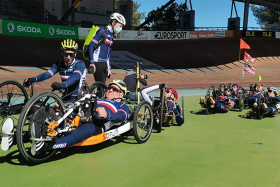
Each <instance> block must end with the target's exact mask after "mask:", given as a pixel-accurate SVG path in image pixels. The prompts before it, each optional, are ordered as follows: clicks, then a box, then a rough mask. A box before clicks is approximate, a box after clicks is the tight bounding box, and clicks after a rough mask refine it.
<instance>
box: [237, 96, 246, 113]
mask: <svg viewBox="0 0 280 187" xmlns="http://www.w3.org/2000/svg"><path fill="white" fill-rule="evenodd" d="M238 98H239V103H238V109H239V111H240V112H241V111H242V110H243V109H244V104H245V95H244V94H243V93H240V94H239V97H238Z"/></svg>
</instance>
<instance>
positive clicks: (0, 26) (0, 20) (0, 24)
mask: <svg viewBox="0 0 280 187" xmlns="http://www.w3.org/2000/svg"><path fill="white" fill-rule="evenodd" d="M0 34H2V19H0Z"/></svg>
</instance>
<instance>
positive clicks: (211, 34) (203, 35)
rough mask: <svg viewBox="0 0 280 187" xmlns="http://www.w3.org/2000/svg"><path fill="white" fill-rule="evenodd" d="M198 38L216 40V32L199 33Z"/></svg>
mask: <svg viewBox="0 0 280 187" xmlns="http://www.w3.org/2000/svg"><path fill="white" fill-rule="evenodd" d="M198 38H201V39H203V38H216V31H199V32H198Z"/></svg>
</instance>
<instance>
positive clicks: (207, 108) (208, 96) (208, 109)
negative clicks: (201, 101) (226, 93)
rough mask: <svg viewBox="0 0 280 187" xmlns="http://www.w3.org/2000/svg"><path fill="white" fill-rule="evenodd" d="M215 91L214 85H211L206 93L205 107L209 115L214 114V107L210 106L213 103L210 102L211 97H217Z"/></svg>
mask: <svg viewBox="0 0 280 187" xmlns="http://www.w3.org/2000/svg"><path fill="white" fill-rule="evenodd" d="M214 93H215V88H214V86H210V87H209V88H208V90H207V92H206V95H205V103H206V106H205V109H206V114H207V115H209V114H212V113H213V110H214V109H213V108H211V107H210V105H212V103H211V102H210V97H212V98H213V99H214V98H215V97H216V95H215V94H214ZM215 101H216V99H215Z"/></svg>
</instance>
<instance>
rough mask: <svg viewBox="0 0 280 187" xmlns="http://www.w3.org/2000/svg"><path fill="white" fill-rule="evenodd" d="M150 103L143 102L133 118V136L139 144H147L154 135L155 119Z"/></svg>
mask: <svg viewBox="0 0 280 187" xmlns="http://www.w3.org/2000/svg"><path fill="white" fill-rule="evenodd" d="M153 115H154V114H153V110H152V107H151V105H150V103H149V102H148V101H141V102H140V104H139V105H138V106H137V107H136V109H135V112H134V116H133V135H134V137H135V139H136V141H137V142H138V143H145V142H146V141H147V140H148V139H149V138H150V135H151V133H152V129H153V124H154V121H153V120H154V118H153Z"/></svg>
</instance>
